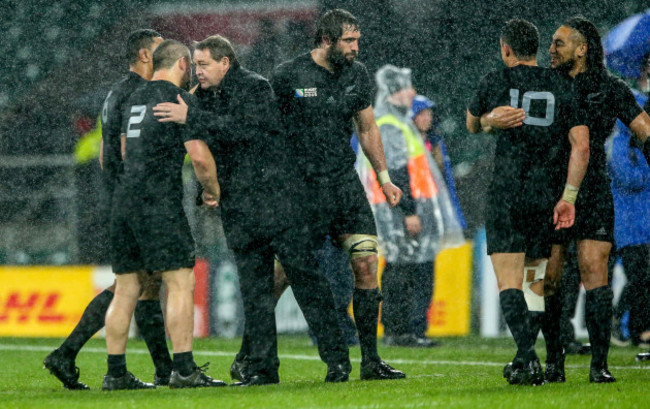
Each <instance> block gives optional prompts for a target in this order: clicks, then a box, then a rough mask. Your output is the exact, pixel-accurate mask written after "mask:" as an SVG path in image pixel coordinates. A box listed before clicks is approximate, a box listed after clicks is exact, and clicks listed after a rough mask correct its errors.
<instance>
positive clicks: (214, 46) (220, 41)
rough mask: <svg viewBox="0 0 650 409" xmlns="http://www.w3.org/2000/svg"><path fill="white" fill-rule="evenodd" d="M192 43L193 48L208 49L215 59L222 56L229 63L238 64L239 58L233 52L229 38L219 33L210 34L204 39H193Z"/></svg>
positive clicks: (217, 59)
mask: <svg viewBox="0 0 650 409" xmlns="http://www.w3.org/2000/svg"><path fill="white" fill-rule="evenodd" d="M193 45H194V49H195V50H205V49H207V50H210V55H211V56H212V59H213V60H215V61H219V60H220V59H222V58H223V57H228V59H229V60H230V65H233V66H237V65H239V59H238V58H237V53H235V48H234V47H233V46H232V44H231V43H230V40H228V39H227V38H226V37H224V36H221V35H219V34H215V35H211V36H210V37H208V38H206V39H205V40H202V41H195V42H194V44H193Z"/></svg>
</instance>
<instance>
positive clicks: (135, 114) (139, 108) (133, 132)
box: [126, 105, 147, 138]
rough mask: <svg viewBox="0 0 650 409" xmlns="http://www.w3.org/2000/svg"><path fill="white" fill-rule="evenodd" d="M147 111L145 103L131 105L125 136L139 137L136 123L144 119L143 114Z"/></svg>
mask: <svg viewBox="0 0 650 409" xmlns="http://www.w3.org/2000/svg"><path fill="white" fill-rule="evenodd" d="M146 113H147V106H146V105H133V106H132V107H131V117H130V118H129V125H128V126H127V127H126V137H127V138H139V137H140V130H139V129H137V128H138V125H139V124H140V123H142V121H143V120H144V115H145V114H146Z"/></svg>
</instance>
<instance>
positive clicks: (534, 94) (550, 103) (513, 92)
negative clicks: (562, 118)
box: [510, 88, 555, 126]
mask: <svg viewBox="0 0 650 409" xmlns="http://www.w3.org/2000/svg"><path fill="white" fill-rule="evenodd" d="M533 100H543V101H545V102H546V115H545V116H544V117H543V118H540V117H533V116H530V104H531V102H532V101H533ZM510 106H511V107H513V108H519V90H518V89H514V88H511V89H510ZM521 108H522V109H523V110H524V113H525V114H526V119H524V123H525V124H526V125H532V126H551V124H552V123H553V119H555V96H553V94H551V93H550V92H546V91H542V92H538V91H526V92H525V93H524V96H523V98H522V99H521Z"/></svg>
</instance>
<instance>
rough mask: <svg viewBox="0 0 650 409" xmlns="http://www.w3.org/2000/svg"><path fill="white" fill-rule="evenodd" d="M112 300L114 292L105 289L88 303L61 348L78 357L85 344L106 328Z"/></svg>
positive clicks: (71, 355)
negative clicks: (108, 310) (105, 322)
mask: <svg viewBox="0 0 650 409" xmlns="http://www.w3.org/2000/svg"><path fill="white" fill-rule="evenodd" d="M112 300H113V293H112V292H111V291H108V290H104V291H102V292H101V293H99V294H97V296H96V297H95V298H93V300H92V301H91V302H90V303H89V304H88V306H87V307H86V309H85V310H84V313H83V315H82V316H81V319H80V320H79V323H78V324H77V326H76V327H75V329H74V330H73V331H72V332H71V333H70V335H69V336H68V338H66V339H65V341H63V344H61V346H60V347H59V350H61V351H62V352H63V353H65V354H66V355H67V356H69V357H71V358H72V359H74V358H76V357H77V354H78V353H79V351H80V350H81V348H82V347H83V346H84V344H85V343H86V342H88V340H89V339H90V338H92V336H93V335H95V333H96V332H97V331H99V330H100V329H102V328H104V320H105V318H106V310H107V309H108V306H109V305H111V301H112Z"/></svg>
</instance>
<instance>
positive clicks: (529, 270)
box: [522, 260, 548, 312]
mask: <svg viewBox="0 0 650 409" xmlns="http://www.w3.org/2000/svg"><path fill="white" fill-rule="evenodd" d="M547 263H548V261H546V260H544V261H542V262H540V263H539V264H538V265H537V266H525V267H524V282H523V285H522V289H523V290H524V298H525V299H526V304H527V305H528V311H540V312H543V311H544V295H540V294H537V293H535V292H534V291H533V289H532V288H531V286H532V285H533V284H535V283H538V282H540V281H542V280H544V275H545V274H546V264H547ZM542 292H543V291H542Z"/></svg>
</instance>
